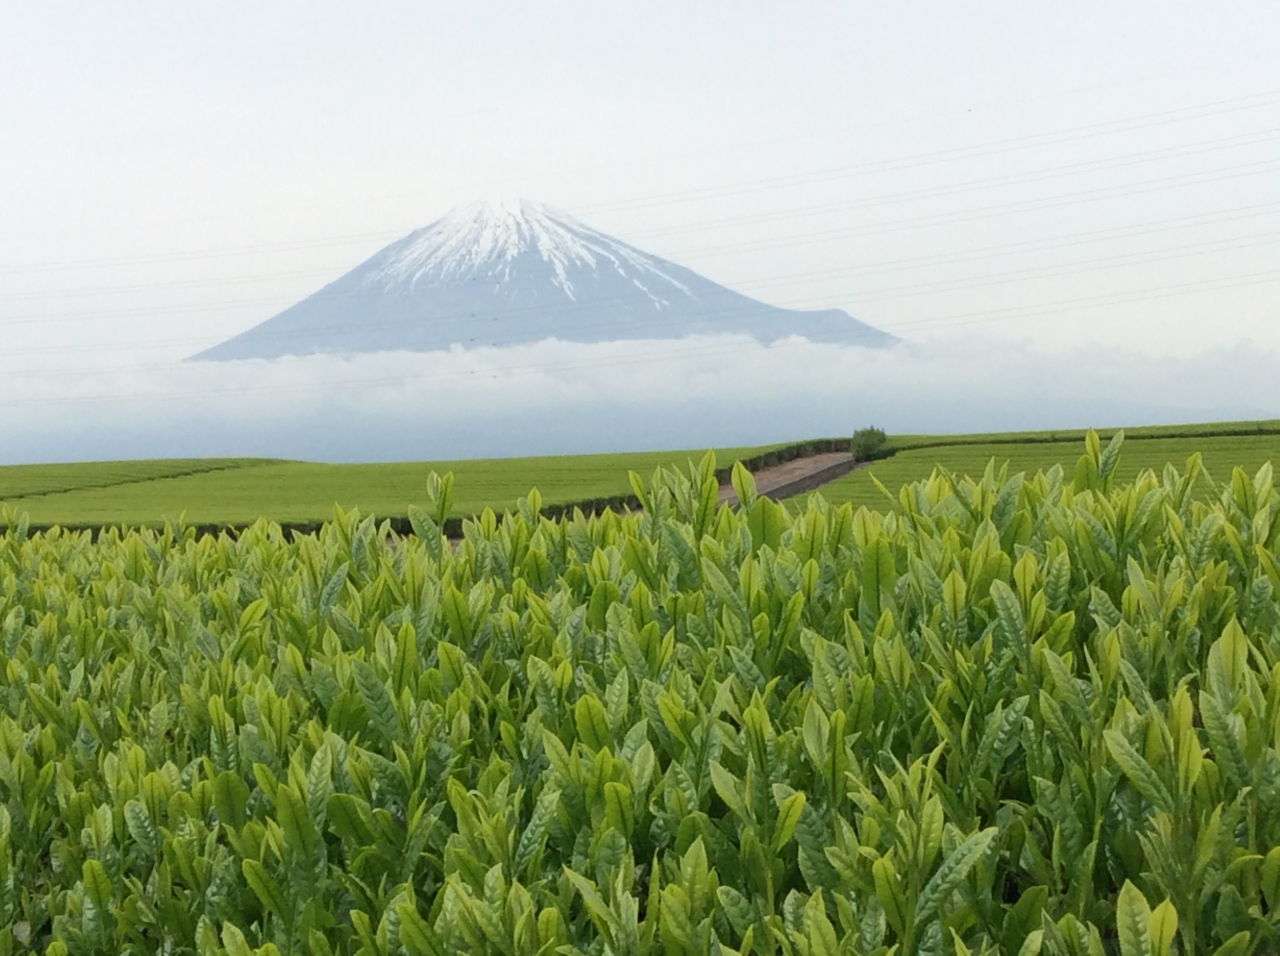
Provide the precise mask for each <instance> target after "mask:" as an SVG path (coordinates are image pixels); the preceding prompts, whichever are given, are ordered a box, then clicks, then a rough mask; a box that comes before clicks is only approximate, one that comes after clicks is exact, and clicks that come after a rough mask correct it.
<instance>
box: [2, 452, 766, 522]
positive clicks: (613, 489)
mask: <svg viewBox="0 0 1280 956" xmlns="http://www.w3.org/2000/svg"><path fill="white" fill-rule="evenodd" d="M774 447H777V446H772V445H770V446H763V447H760V448H728V449H723V450H720V451H718V452H717V455H718V456H719V458H720V460H721V461H722V462H726V463H728V462H732V461H734V460H735V459H737V458H748V457H751V456H753V455H757V454H760V453H762V452H765V451H767V450H769V449H770V448H774ZM702 454H703V453H702V452H701V451H691V452H683V451H664V452H642V453H634V454H617V455H572V456H557V457H543V458H497V459H484V460H471V461H442V462H430V463H422V462H408V463H390V464H376V465H323V464H316V463H312V462H296V461H277V462H273V461H264V460H261V459H241V460H234V459H232V460H220V461H216V462H215V461H213V460H210V461H209V463H208V464H209V467H206V468H204V469H203V470H199V469H197V468H196V467H194V466H195V465H196V464H199V462H190V461H187V462H180V461H171V462H107V463H86V464H77V465H50V466H28V465H22V466H12V467H7V468H0V503H3V504H8V505H9V506H10V507H12V508H13V509H14V511H15V512H26V513H27V515H28V517H29V518H30V520H31V521H32V522H33V523H34V524H37V525H44V524H55V523H57V524H74V525H103V524H145V523H152V522H159V521H161V520H163V519H164V518H175V519H176V518H177V517H178V516H179V515H183V516H184V520H185V521H186V522H187V523H188V524H245V523H249V522H252V521H254V520H256V519H257V518H258V517H260V516H263V515H265V516H267V517H270V518H271V519H273V520H275V521H280V522H299V523H303V522H311V521H321V520H324V519H326V518H329V517H330V516H332V514H333V508H334V505H335V504H341V505H342V506H343V507H344V508H351V507H358V508H359V509H360V510H361V511H362V512H364V513H366V514H378V515H403V514H404V513H405V512H406V510H407V509H408V507H409V505H410V504H415V503H421V501H422V487H423V481H424V479H425V478H426V475H427V472H428V471H430V470H431V469H435V470H436V471H437V472H440V473H441V474H443V473H445V472H446V471H452V472H453V473H454V477H455V480H456V485H455V488H456V491H455V500H454V514H457V515H470V514H476V513H478V512H479V511H481V510H483V509H484V508H485V506H486V505H488V506H492V507H493V508H495V509H497V510H501V509H504V508H508V507H511V506H512V504H513V503H514V501H515V499H516V498H518V497H521V496H523V495H525V494H527V493H528V491H529V489H530V488H534V487H536V488H538V489H539V491H540V492H541V493H542V498H543V501H544V502H546V503H547V504H562V503H565V502H572V501H582V500H585V499H590V498H605V497H610V496H613V495H622V494H626V493H627V492H628V491H629V490H630V485H629V483H628V481H627V472H628V470H634V471H637V472H639V473H640V474H642V475H644V476H645V478H648V477H649V475H650V474H651V473H652V472H653V469H654V468H656V467H658V466H660V465H671V464H673V463H674V464H677V465H679V466H680V467H685V466H686V463H687V461H688V459H689V458H690V457H692V458H693V459H694V460H695V461H696V460H697V459H699V458H701V456H702ZM10 473H13V476H12V477H11V476H10ZM107 476H113V478H112V479H108V477H107ZM129 476H132V477H129ZM42 482H43V483H42ZM64 488H65V489H70V490H66V491H61V490H56V491H50V489H64ZM42 491H43V492H45V493H41V492H42Z"/></svg>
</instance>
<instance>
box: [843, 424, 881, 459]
mask: <svg viewBox="0 0 1280 956" xmlns="http://www.w3.org/2000/svg"><path fill="white" fill-rule="evenodd" d="M888 440H889V439H888V436H886V435H885V433H884V431H883V429H879V428H874V427H871V428H859V429H858V430H857V431H855V432H854V433H853V439H852V441H851V442H850V445H849V450H850V451H851V452H853V457H854V458H855V459H857V460H858V461H873V460H874V459H876V458H878V457H881V456H882V454H883V453H884V451H885V448H886V445H887V443H888Z"/></svg>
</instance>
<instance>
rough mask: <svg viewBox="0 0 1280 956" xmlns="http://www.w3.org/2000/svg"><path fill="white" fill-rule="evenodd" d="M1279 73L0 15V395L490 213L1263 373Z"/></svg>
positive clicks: (1130, 25)
mask: <svg viewBox="0 0 1280 956" xmlns="http://www.w3.org/2000/svg"><path fill="white" fill-rule="evenodd" d="M1276 36H1280V4H1276V3H1274V2H1259V0H1244V2H1237V3H1232V4H1221V3H1216V4H1215V3H1208V2H1191V3H1187V2H1184V3H1169V2H1160V3H1156V2H1146V0H1143V2H1129V3H1123V4H1117V3H1113V2H1100V0H1083V2H1077V3H1073V4H1027V3H1015V2H987V3H978V4H958V3H936V2H935V3H928V2H922V3H911V4H876V5H869V4H852V3H848V2H841V3H813V2H808V3H806V2H798V3H788V4H775V3H744V2H736V3H727V2H702V3H697V4H689V3H675V2H670V3H666V2H661V3H643V4H627V5H621V4H600V3H586V2H574V3H568V2H558V3H544V4H536V5H534V4H523V3H510V2H501V3H500V2H471V3H466V4H438V3H420V2H419V3H381V4H361V5H356V4H333V3H326V2H315V0H312V2H307V3H301V2H299V3H270V2H268V3H238V2H218V3H191V4H182V5H175V4H162V3H140V2H133V3H130V2H118V3H111V4H83V3H65V2H61V3H60V2H49V3H39V4H35V3H20V4H19V3H13V4H9V5H7V6H6V8H5V10H4V12H3V15H2V17H0V332H3V334H4V341H5V343H6V345H5V348H4V349H3V350H0V364H3V365H4V366H5V367H14V366H17V367H21V368H23V369H25V370H26V371H27V372H28V374H35V373H38V372H39V370H40V369H42V368H44V367H45V366H48V367H49V369H50V378H49V379H48V380H46V381H45V382H44V384H45V385H47V386H48V387H50V388H55V387H56V382H57V376H59V375H61V376H67V375H73V376H74V375H79V374H82V373H83V372H85V371H86V370H88V369H91V368H98V369H106V370H112V371H113V374H115V373H121V374H133V373H134V372H139V373H140V372H141V371H145V370H146V369H149V368H151V367H153V366H155V365H156V364H157V363H167V362H170V361H172V360H174V359H176V358H179V357H181V356H183V355H187V354H190V353H192V352H194V351H197V350H198V349H200V348H204V347H206V346H208V345H210V344H213V343H214V342H217V341H219V340H221V339H223V338H225V337H227V336H228V335H231V334H234V333H235V332H238V331H241V330H243V329H245V328H247V327H249V326H251V325H254V324H256V323H257V322H259V321H262V320H263V319H265V318H267V317H269V316H270V315H272V314H274V313H275V312H277V311H279V310H280V309H281V308H283V307H285V306H287V305H289V304H291V303H292V302H294V301H296V300H297V299H299V298H301V297H303V296H305V295H307V294H308V293H310V292H312V291H314V290H315V289H316V288H318V287H319V286H320V285H322V284H324V283H325V282H327V281H329V280H330V279H332V278H335V277H336V276H337V275H339V274H341V273H342V272H344V271H346V270H347V269H348V268H350V267H351V266H353V265H355V264H356V263H357V262H359V261H361V260H362V259H364V258H365V257H367V256H368V255H369V254H371V253H372V252H373V251H375V250H376V249H378V248H379V247H380V246H381V245H383V244H385V243H386V242H388V241H390V240H392V239H395V238H397V237H399V236H400V235H402V234H404V233H405V232H407V231H408V230H410V229H412V228H414V227H417V226H420V225H423V224H424V223H426V222H428V221H430V220H432V219H433V218H435V217H436V216H437V215H439V214H440V213H441V212H443V211H444V210H445V209H447V208H449V207H450V206H453V205H455V204H459V203H464V202H469V201H471V200H473V199H475V198H477V197H481V196H484V195H487V194H495V193H496V194H501V195H518V196H527V197H529V198H533V199H536V200H540V201H543V202H546V203H549V204H551V205H553V206H558V207H560V208H563V209H566V210H568V211H569V212H571V213H573V214H575V215H577V216H578V217H579V218H580V219H582V220H583V221H585V222H587V223H588V224H589V225H592V226H595V227H597V228H599V229H602V230H604V231H606V232H609V233H612V234H614V235H616V236H617V237H619V238H621V239H623V240H626V241H629V242H631V243H632V244H634V245H637V246H639V247H641V248H644V249H647V250H649V251H652V252H655V253H657V254H659V255H662V256H665V257H667V258H669V259H672V260H675V261H678V262H680V263H682V264H684V265H687V266H689V267H691V268H694V269H696V270H698V271H700V272H702V273H703V274H705V275H707V276H708V277H710V278H712V279H715V280H717V281H719V282H723V283H725V284H728V285H730V286H733V287H735V288H738V289H740V290H741V291H743V292H746V293H748V294H750V295H753V296H755V297H757V298H761V299H764V300H765V301H769V302H773V303H776V304H779V305H785V306H790V307H808V306H812V307H829V306H837V307H841V308H844V309H846V310H848V311H849V312H850V313H852V314H854V315H855V316H857V317H858V318H860V319H862V320H864V321H867V322H869V323H871V324H874V325H878V326H880V327H882V328H884V329H887V330H889V331H892V332H894V333H896V334H898V335H901V336H903V337H906V338H908V339H911V340H913V341H917V342H921V343H924V344H931V343H934V344H936V343H937V342H940V341H945V340H947V339H948V338H954V337H958V336H963V337H966V338H973V337H983V338H984V339H990V340H991V341H993V342H995V343H1002V342H1004V343H1009V344H1011V345H1012V344H1019V343H1020V344H1029V345H1030V346H1032V347H1036V348H1042V349H1053V348H1057V347H1061V346H1063V345H1075V346H1078V345H1082V344H1084V345H1090V344H1092V345H1097V346H1104V347H1108V348H1127V349H1131V350H1134V351H1136V352H1138V353H1148V354H1157V353H1158V354H1169V353H1173V354H1177V355H1182V356H1187V355H1194V354H1196V353H1197V352H1199V351H1201V350H1203V349H1204V348H1206V346H1207V345H1208V344H1209V343H1210V342H1212V343H1214V344H1221V345H1224V346H1230V345H1233V344H1234V343H1237V342H1240V341H1246V340H1247V341H1252V342H1256V343H1260V344H1261V345H1262V346H1264V347H1266V348H1274V347H1276V346H1280V331H1278V329H1277V323H1276V318H1277V308H1276V303H1277V302H1280V296H1278V295H1277V292H1278V290H1280V148H1278V147H1280V74H1278V73H1277V71H1276V69H1275V56H1274V49H1273V45H1274V38H1275V37H1276ZM26 381H27V385H24V386H23V387H24V388H33V387H34V385H32V384H31V383H32V382H34V381H37V380H35V379H28V380H26Z"/></svg>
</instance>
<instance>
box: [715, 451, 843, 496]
mask: <svg viewBox="0 0 1280 956" xmlns="http://www.w3.org/2000/svg"><path fill="white" fill-rule="evenodd" d="M857 466H858V463H857V462H855V461H854V460H853V456H852V455H850V454H849V453H848V452H842V451H838V452H828V453H825V454H821V455H809V456H808V457H806V458H793V459H792V460H791V461H788V462H783V463H782V464H781V465H774V466H773V467H771V468H765V469H762V470H761V471H757V472H755V479H756V491H757V492H758V493H759V494H761V495H763V496H764V497H767V498H772V499H774V500H775V501H780V500H782V499H783V498H790V497H792V496H794V495H801V494H804V493H805V492H806V491H812V490H813V489H814V488H817V487H819V486H820V485H825V484H826V483H827V482H829V481H834V480H835V479H836V478H840V477H842V476H844V475H847V474H848V473H849V472H851V471H853V469H854V468H856V467H857ZM737 502H738V496H737V495H736V494H735V493H734V491H733V485H731V484H730V485H721V486H720V503H721V504H737Z"/></svg>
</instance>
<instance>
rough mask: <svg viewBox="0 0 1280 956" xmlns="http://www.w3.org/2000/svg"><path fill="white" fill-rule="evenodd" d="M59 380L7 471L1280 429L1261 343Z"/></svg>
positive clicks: (577, 347) (218, 369) (709, 343)
mask: <svg viewBox="0 0 1280 956" xmlns="http://www.w3.org/2000/svg"><path fill="white" fill-rule="evenodd" d="M62 371H63V373H64V374H60V375H58V376H56V377H50V376H48V375H42V374H40V373H38V372H37V373H34V374H32V373H29V372H25V373H24V372H23V371H21V370H14V371H13V372H11V373H9V374H5V375H4V376H3V379H2V380H0V406H3V408H4V410H5V419H6V421H7V427H6V430H5V431H6V440H5V441H4V443H3V445H2V446H0V459H3V460H4V461H5V462H9V463H16V462H32V461H75V460H96V459H119V458H155V457H186V456H233V455H235V456H239V455H253V456H268V457H279V458H305V459H312V460H322V461H334V462H342V461H390V460H448V459H454V458H470V457H499V456H509V455H534V454H561V453H580V452H605V451H626V450H641V449H653V448H701V447H707V446H712V445H718V446H729V445H751V444H763V443H767V442H774V441H785V440H789V439H797V438H804V437H811V436H822V435H844V434H848V433H849V432H850V431H852V429H854V428H855V427H858V426H861V425H867V424H875V425H878V426H880V427H882V428H885V429H887V430H889V431H891V432H898V433H906V432H912V433H921V432H925V433H929V432H968V431H993V430H1005V429H1039V428H1067V427H1080V426H1085V425H1091V424H1092V425H1105V426H1111V425H1137V424H1161V423H1176V422H1191V421H1215V420H1229V419H1249V418H1264V417H1276V416H1280V375H1277V373H1278V372H1280V355H1277V354H1276V353H1275V352H1272V351H1268V350H1264V349H1261V348H1255V347H1253V346H1250V345H1248V344H1240V345H1236V346H1232V347H1226V348H1218V349H1215V350H1212V351H1206V352H1205V353H1204V354H1202V355H1200V356H1197V357H1195V358H1152V357H1144V356H1142V355H1137V354H1133V353H1127V352H1121V351H1114V350H1108V349H1103V348H1097V347H1087V348H1086V347H1082V348H1080V349H1079V350H1077V351H1073V352H1065V353H1064V352H1047V351H1042V350H1037V349H1035V348H1033V347H1030V346H1017V345H1015V346H1011V345H1008V344H994V343H991V342H982V341H965V342H962V343H948V344H937V345H924V346H914V345H902V346H899V347H896V348H894V349H891V350H885V351H878V350H869V349H862V348H850V347H841V346H833V345H817V344H813V343H810V342H807V341H804V340H799V339H791V340H785V341H782V342H778V343H775V344H773V345H770V346H763V345H760V344H758V343H756V342H754V341H753V340H751V339H746V338H738V337H705V338H690V339H682V340H679V341H656V342H655V341H638V342H612V343H605V344H597V345H582V344H575V343H565V342H558V341H547V342H541V343H538V344H536V345H530V346H520V347H515V348H506V349H478V350H473V351H460V350H458V351H452V352H433V353H403V352H392V353H380V354H372V355H359V356H351V357H339V356H310V357H305V358H284V359H276V360H273V361H262V360H252V361H241V362H226V363H205V362H181V363H172V364H169V365H159V366H154V367H151V368H149V369H147V370H145V371H140V370H136V369H135V370H128V371H120V370H115V371H113V370H108V369H103V370H99V371H92V370H88V371H83V372H79V373H73V372H71V371H70V370H62Z"/></svg>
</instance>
